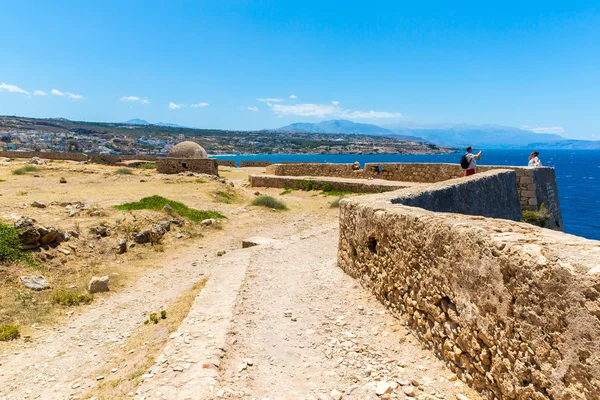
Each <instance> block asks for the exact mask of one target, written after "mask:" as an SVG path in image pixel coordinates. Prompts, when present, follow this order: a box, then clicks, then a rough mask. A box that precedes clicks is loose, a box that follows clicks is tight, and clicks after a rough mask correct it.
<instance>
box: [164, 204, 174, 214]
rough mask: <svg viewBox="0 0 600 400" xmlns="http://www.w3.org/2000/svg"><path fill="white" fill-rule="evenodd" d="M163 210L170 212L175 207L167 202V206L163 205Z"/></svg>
mask: <svg viewBox="0 0 600 400" xmlns="http://www.w3.org/2000/svg"><path fill="white" fill-rule="evenodd" d="M163 210H164V211H166V212H168V213H170V212H172V211H173V207H171V205H170V204H165V206H164V207H163Z"/></svg>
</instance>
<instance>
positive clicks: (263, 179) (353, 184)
mask: <svg viewBox="0 0 600 400" xmlns="http://www.w3.org/2000/svg"><path fill="white" fill-rule="evenodd" d="M301 181H304V179H303V178H302V177H296V176H273V175H250V185H251V186H252V187H270V188H281V189H297V188H299V183H300V182H301ZM310 182H311V183H312V184H313V185H314V186H313V187H314V190H322V189H323V187H324V186H325V185H328V186H329V188H331V189H333V190H341V191H350V192H353V193H381V192H389V191H392V190H398V189H401V188H403V187H406V186H407V185H406V184H404V183H400V182H398V184H387V182H386V184H383V183H381V184H378V183H373V181H364V182H361V181H336V180H332V179H327V178H314V179H310Z"/></svg>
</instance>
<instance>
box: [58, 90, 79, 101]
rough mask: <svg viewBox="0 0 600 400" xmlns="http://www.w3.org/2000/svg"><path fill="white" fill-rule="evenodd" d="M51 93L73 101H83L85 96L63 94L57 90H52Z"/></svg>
mask: <svg viewBox="0 0 600 400" xmlns="http://www.w3.org/2000/svg"><path fill="white" fill-rule="evenodd" d="M50 93H52V94H53V95H55V96H61V97H66V98H69V99H72V100H83V96H82V95H80V94H74V93H69V92H61V91H60V90H57V89H52V90H51V91H50Z"/></svg>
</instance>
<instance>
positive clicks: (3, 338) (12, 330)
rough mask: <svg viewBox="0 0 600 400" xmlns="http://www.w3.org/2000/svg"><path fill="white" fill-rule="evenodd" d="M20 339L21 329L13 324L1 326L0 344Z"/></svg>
mask: <svg viewBox="0 0 600 400" xmlns="http://www.w3.org/2000/svg"><path fill="white" fill-rule="evenodd" d="M18 337H19V327H18V326H17V325H13V324H0V342H8V341H9V340H15V339H17V338H18Z"/></svg>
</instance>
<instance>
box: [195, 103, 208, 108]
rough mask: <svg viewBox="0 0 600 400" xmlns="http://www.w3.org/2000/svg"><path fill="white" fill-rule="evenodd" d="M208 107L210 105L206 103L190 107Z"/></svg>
mask: <svg viewBox="0 0 600 400" xmlns="http://www.w3.org/2000/svg"><path fill="white" fill-rule="evenodd" d="M208 106H210V104H208V103H198V104H192V105H191V106H190V107H194V108H198V107H208Z"/></svg>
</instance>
